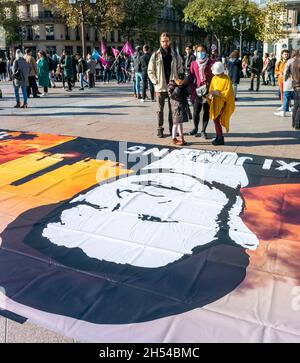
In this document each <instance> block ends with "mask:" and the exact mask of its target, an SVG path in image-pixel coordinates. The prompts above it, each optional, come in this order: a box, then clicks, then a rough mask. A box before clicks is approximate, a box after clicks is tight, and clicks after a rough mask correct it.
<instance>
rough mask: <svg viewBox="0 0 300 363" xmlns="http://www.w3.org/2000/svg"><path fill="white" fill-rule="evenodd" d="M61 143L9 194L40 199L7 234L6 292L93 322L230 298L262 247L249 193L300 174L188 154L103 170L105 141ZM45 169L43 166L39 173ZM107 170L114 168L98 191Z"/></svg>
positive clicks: (2, 261) (132, 319)
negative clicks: (248, 217) (99, 155)
mask: <svg viewBox="0 0 300 363" xmlns="http://www.w3.org/2000/svg"><path fill="white" fill-rule="evenodd" d="M60 142H61V143H59V145H58V146H55V147H54V148H53V147H52V148H51V147H49V145H47V147H46V149H45V150H39V153H42V154H43V155H40V154H38V155H36V151H34V152H33V153H32V155H31V154H30V153H29V154H28V155H27V156H26V158H27V159H28V160H30V165H35V168H34V167H31V166H30V167H28V168H27V167H26V165H25V164H26V162H25V159H23V167H24V170H25V174H30V175H23V177H22V178H20V176H18V177H17V179H12V180H11V182H10V183H9V186H7V190H6V192H9V193H12V192H14V193H16V195H18V196H17V197H16V198H21V197H20V195H21V194H18V191H22V195H24V194H25V190H26V191H28V193H29V194H30V193H32V194H34V198H33V199H30V198H28V202H27V201H26V203H25V202H23V201H22V203H20V205H23V204H26V207H24V209H23V210H24V211H23V212H22V213H19V212H18V213H16V217H15V218H12V219H11V222H10V223H9V224H7V226H6V227H5V228H3V230H2V233H1V250H0V266H1V268H0V279H1V286H3V287H4V288H5V294H6V296H7V298H8V299H9V300H10V301H13V302H15V303H17V304H20V305H21V306H23V307H25V308H24V309H25V311H26V307H28V309H34V310H35V311H39V312H42V313H47V314H50V315H49V316H57V317H59V319H60V322H61V321H62V320H61V319H63V318H65V319H72V321H77V322H79V323H87V324H93V326H94V325H95V324H96V325H99V326H110V327H111V326H116V327H117V326H118V327H119V326H127V325H128V324H129V325H128V326H132V324H141V323H149V322H153V321H157V320H159V319H165V318H168V317H172V316H179V315H181V314H184V313H187V312H191V311H193V310H194V309H199V308H202V307H206V306H208V305H209V304H212V303H214V302H217V301H218V300H220V299H222V298H223V297H226V296H227V295H228V294H230V293H232V292H234V291H235V290H236V289H237V288H238V287H239V286H240V285H241V284H242V283H243V281H244V280H245V278H246V276H247V269H248V267H249V264H250V257H249V256H250V255H251V254H255V251H256V250H257V249H258V248H259V246H260V244H261V242H260V238H259V236H258V235H257V232H256V231H257V228H256V227H253V226H254V225H253V223H252V221H251V223H245V219H244V217H243V215H244V212H245V208H247V199H245V195H246V196H248V195H250V194H249V192H247V193H245V192H244V190H251V187H252V186H254V185H255V186H257V185H259V186H261V185H265V184H267V182H268V181H267V179H266V178H268V175H269V174H271V177H274V175H275V174H276V175H277V170H278V173H281V174H280V177H281V178H282V176H283V175H285V174H286V173H290V172H291V171H292V168H293V169H295V167H297V165H296V164H295V163H288V162H283V161H282V163H281V164H280V163H279V164H278V165H277V168H276V169H274V168H273V169H271V166H270V160H269V161H266V162H265V163H263V165H262V163H260V164H258V163H255V162H253V161H249V162H247V159H249V160H250V159H252V160H253V158H251V157H245V156H241V155H238V154H236V153H228V152H210V151H201V150H191V149H181V150H169V152H168V153H166V154H164V155H163V156H162V157H157V158H154V160H150V161H148V162H146V161H144V162H143V163H142V165H140V167H139V168H138V170H137V169H135V168H134V167H132V165H130V164H128V165H126V167H125V165H121V164H120V163H119V160H106V161H104V160H103V161H101V160H100V161H99V160H98V161H97V163H95V160H94V158H96V153H95V150H98V149H99V146H100V145H101V144H100V141H99V142H98V143H97V142H94V141H93V142H91V141H85V140H84V139H80V140H79V141H78V143H77V141H76V140H75V141H74V140H66V141H63V140H60ZM74 142H75V143H74ZM79 142H80V143H79ZM55 143H57V140H56V141H55ZM76 145H80V147H81V149H80V150H79V149H78V148H77V147H76ZM107 145H110V146H111V148H112V149H116V147H115V145H112V144H109V143H108V142H107ZM107 145H106V147H107ZM31 146H32V145H31ZM100 147H101V146H100ZM102 147H103V146H102ZM143 148H144V149H146V147H144V146H143ZM143 148H141V150H143ZM149 148H151V147H150V146H149ZM130 150H136V148H135V147H133V148H128V154H130ZM18 158H20V159H18V163H19V162H20V161H21V159H22V157H21V156H18ZM56 158H58V161H57V160H55V159H56ZM72 158H75V161H72V160H73V159H72ZM27 159H26V160H27ZM245 161H246V162H245ZM15 162H16V161H14V160H12V161H9V162H8V163H9V167H10V168H12V167H13V165H15V164H13V163H15ZM40 162H43V163H46V169H45V168H44V169H42V170H37V169H39V168H37V163H40ZM49 163H52V164H53V165H50V166H49V165H48V164H49ZM99 163H100V164H101V163H102V164H101V165H104V166H107V167H108V168H109V170H110V172H109V173H107V177H103V178H102V179H101V180H100V182H99V183H97V182H96V181H95V175H96V173H97V168H98V167H99ZM18 165H19V164H18ZM43 165H44V164H43ZM43 167H44V166H43ZM268 167H269V169H270V171H269V170H267V168H268ZM89 168H90V169H89ZM31 169H32V172H31V171H30V170H31ZM45 170H46V172H45ZM87 170H89V172H88V173H89V176H87ZM92 173H94V176H93V177H92ZM104 174H105V173H104ZM295 175H296V174H295ZM43 178H44V179H43ZM66 180H68V183H69V184H68V183H67V182H66ZM32 183H36V184H32ZM41 183H42V184H43V183H45V185H43V186H41ZM47 183H48V184H49V185H47ZM32 185H36V186H37V188H40V189H38V190H36V191H34V190H33V188H32ZM63 185H64V187H63ZM71 185H72V187H71V189H72V191H69V188H70V186H71ZM68 186H69V187H68ZM62 190H63V192H62ZM75 191H76V192H75ZM59 193H60V196H59ZM68 193H69V194H68ZM64 195H65V197H63V196H64ZM37 196H38V202H36V198H37ZM50 196H51V197H50ZM54 196H55V197H56V199H54ZM58 196H59V197H58ZM66 196H68V197H66ZM51 198H52V199H51ZM2 200H4V199H2ZM20 200H21V199H20ZM46 201H47V202H46ZM28 203H29V204H28ZM30 203H33V204H34V205H35V206H34V207H33V208H32V207H29V205H30ZM257 205H258V204H257ZM0 212H1V213H3V212H4V209H2V210H1V211H0ZM252 220H253V218H252ZM8 266H11V267H10V268H8Z"/></svg>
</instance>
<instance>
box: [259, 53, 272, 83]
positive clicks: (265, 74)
mask: <svg viewBox="0 0 300 363" xmlns="http://www.w3.org/2000/svg"><path fill="white" fill-rule="evenodd" d="M269 62H270V60H269V53H265V54H264V58H263V69H262V73H261V77H262V81H263V85H264V86H267V85H268V82H269V78H268V69H269Z"/></svg>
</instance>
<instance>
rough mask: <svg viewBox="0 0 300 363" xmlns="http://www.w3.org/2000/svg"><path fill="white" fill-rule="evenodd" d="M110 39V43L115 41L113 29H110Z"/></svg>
mask: <svg viewBox="0 0 300 363" xmlns="http://www.w3.org/2000/svg"><path fill="white" fill-rule="evenodd" d="M110 40H111V42H112V43H114V42H115V32H114V31H112V32H111V33H110Z"/></svg>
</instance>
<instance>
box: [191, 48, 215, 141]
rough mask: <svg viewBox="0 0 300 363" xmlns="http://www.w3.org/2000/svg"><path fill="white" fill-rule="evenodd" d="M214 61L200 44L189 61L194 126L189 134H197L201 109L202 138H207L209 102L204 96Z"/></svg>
mask: <svg viewBox="0 0 300 363" xmlns="http://www.w3.org/2000/svg"><path fill="white" fill-rule="evenodd" d="M214 63H215V60H214V59H211V58H209V56H208V53H207V48H206V46H205V45H201V44H200V45H199V46H198V48H197V50H196V60H195V61H193V62H192V63H191V67H190V76H189V84H190V87H191V101H192V103H193V105H194V112H193V122H194V128H193V130H192V131H191V132H190V135H192V136H198V130H199V123H200V114H201V111H203V116H202V128H201V134H200V136H201V137H202V138H204V139H208V136H207V134H206V129H207V126H208V122H209V103H208V102H207V99H206V96H207V94H208V90H209V86H210V82H211V80H212V77H213V74H212V66H213V65H214Z"/></svg>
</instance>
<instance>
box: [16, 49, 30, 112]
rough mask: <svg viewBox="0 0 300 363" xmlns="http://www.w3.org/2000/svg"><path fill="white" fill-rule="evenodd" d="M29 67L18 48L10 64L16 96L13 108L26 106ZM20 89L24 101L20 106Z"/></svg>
mask: <svg viewBox="0 0 300 363" xmlns="http://www.w3.org/2000/svg"><path fill="white" fill-rule="evenodd" d="M30 70H31V67H30V65H29V64H28V63H27V62H26V60H25V59H24V58H23V54H22V52H21V50H20V49H17V51H16V57H15V60H14V63H13V66H12V78H13V86H14V91H15V97H16V102H17V103H16V105H15V106H14V107H15V108H27V107H28V103H27V99H28V97H27V87H28V86H29V79H28V78H29V74H30ZM20 88H21V91H22V95H23V99H24V103H23V105H22V106H21V102H20V95H19V91H20Z"/></svg>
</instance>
